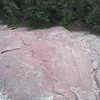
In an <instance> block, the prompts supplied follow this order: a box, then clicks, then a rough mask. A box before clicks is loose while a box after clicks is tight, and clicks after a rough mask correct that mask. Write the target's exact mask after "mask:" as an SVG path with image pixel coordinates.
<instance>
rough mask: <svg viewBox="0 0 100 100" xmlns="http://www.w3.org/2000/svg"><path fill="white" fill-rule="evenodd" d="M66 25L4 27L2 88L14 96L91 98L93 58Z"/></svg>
mask: <svg viewBox="0 0 100 100" xmlns="http://www.w3.org/2000/svg"><path fill="white" fill-rule="evenodd" d="M70 36H71V33H70V32H69V31H67V30H65V29H64V28H62V27H54V28H50V29H43V30H34V31H30V32H28V31H26V30H21V29H14V30H10V29H8V30H6V32H5V30H1V31H0V53H1V54H0V90H2V91H3V92H4V93H6V94H7V95H8V97H9V98H10V100H89V94H90V92H91V88H92V77H91V62H90V58H89V56H88V54H87V52H86V50H85V48H84V47H83V46H82V45H81V43H80V42H79V41H77V40H74V39H72V38H71V37H70Z"/></svg>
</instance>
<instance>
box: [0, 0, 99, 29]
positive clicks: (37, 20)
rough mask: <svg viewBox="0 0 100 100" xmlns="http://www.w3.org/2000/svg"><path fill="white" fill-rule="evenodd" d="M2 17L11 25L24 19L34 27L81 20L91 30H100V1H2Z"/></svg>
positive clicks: (0, 11)
mask: <svg viewBox="0 0 100 100" xmlns="http://www.w3.org/2000/svg"><path fill="white" fill-rule="evenodd" d="M0 15H1V16H0V19H2V20H4V21H5V22H8V23H10V24H11V23H13V24H14V23H16V20H17V21H18V20H19V19H22V20H24V21H28V22H29V23H31V24H33V26H34V25H35V26H39V25H40V24H41V23H42V25H43V23H53V24H58V25H64V26H66V25H68V24H70V23H72V22H73V21H74V20H81V21H83V22H85V23H86V25H87V26H88V27H90V28H91V29H93V30H100V17H99V16H100V0H0ZM19 21H20V20H19ZM44 25H45V24H44Z"/></svg>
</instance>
